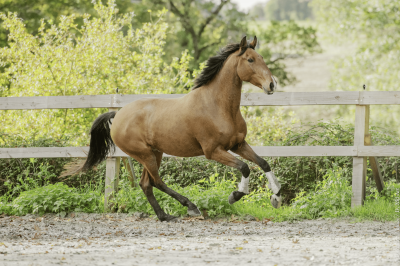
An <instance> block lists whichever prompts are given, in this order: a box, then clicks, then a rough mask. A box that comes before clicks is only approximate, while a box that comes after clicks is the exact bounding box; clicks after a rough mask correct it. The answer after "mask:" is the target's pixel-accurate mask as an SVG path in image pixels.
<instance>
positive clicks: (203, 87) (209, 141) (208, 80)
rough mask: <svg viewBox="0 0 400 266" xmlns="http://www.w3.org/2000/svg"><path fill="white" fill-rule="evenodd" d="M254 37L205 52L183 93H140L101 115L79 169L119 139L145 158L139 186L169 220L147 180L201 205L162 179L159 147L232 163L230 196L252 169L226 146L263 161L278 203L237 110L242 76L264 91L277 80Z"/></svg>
mask: <svg viewBox="0 0 400 266" xmlns="http://www.w3.org/2000/svg"><path fill="white" fill-rule="evenodd" d="M256 44H257V37H254V39H253V41H252V42H248V41H247V40H246V37H243V39H242V40H241V42H240V43H239V44H228V45H227V46H225V47H224V48H222V49H221V50H220V51H219V53H218V54H217V55H216V56H213V57H210V58H209V59H208V61H207V64H206V67H205V68H204V69H203V70H202V72H201V74H200V75H199V76H198V77H197V79H196V80H195V85H194V87H193V89H192V91H191V92H190V93H188V94H186V95H185V96H183V97H181V98H176V99H155V98H153V99H152V98H147V99H141V100H137V101H134V102H132V103H129V104H128V105H126V106H124V107H123V108H122V109H121V110H119V111H118V112H108V113H105V114H102V115H100V116H99V117H98V118H97V119H96V120H95V121H94V123H93V125H92V128H91V131H90V134H91V139H90V149H89V154H88V157H87V159H86V162H85V163H84V165H83V166H81V168H80V169H79V170H87V169H90V168H91V167H93V166H94V165H96V164H98V163H100V162H101V161H103V160H104V159H106V157H107V155H108V154H109V153H110V151H111V152H112V150H113V149H115V145H117V146H118V147H119V148H120V149H121V150H122V151H123V152H125V153H126V154H127V155H129V156H130V157H132V158H134V159H136V160H137V161H138V162H139V163H141V164H142V165H143V166H144V169H143V172H142V176H141V179H140V183H139V184H140V187H141V188H142V190H143V192H144V194H145V195H146V197H147V199H148V201H149V203H150V205H151V206H152V207H153V209H154V212H155V213H156V215H157V217H158V219H159V220H160V221H171V220H174V219H176V218H177V217H174V216H172V215H169V214H167V213H165V212H164V211H163V209H162V208H161V207H160V205H159V204H158V202H157V200H156V198H155V197H154V194H153V187H156V188H158V189H159V190H161V191H163V192H165V193H167V194H168V195H170V196H171V197H173V198H174V199H176V200H177V201H179V202H180V203H181V204H182V205H183V206H186V207H187V208H188V210H187V212H188V214H189V215H191V216H198V215H201V212H200V210H199V209H198V208H197V206H196V205H195V204H193V203H192V202H191V201H190V200H189V199H188V198H186V197H184V196H182V195H180V194H178V193H177V192H175V191H174V190H172V189H170V188H169V187H168V186H167V185H166V184H165V183H164V182H163V181H162V179H161V177H160V175H159V173H158V169H159V167H160V164H161V158H162V155H163V153H167V154H170V155H174V156H179V157H193V156H200V155H205V157H206V158H207V159H210V160H215V161H217V162H220V163H222V164H225V165H228V166H231V167H235V168H236V169H238V170H239V171H240V172H241V173H242V179H241V182H240V183H239V186H238V191H234V192H232V194H231V195H230V196H229V198H228V201H229V203H230V204H233V203H235V202H236V201H238V200H240V199H241V198H242V197H243V196H244V195H246V194H248V193H249V188H248V183H249V178H248V177H249V174H250V169H249V166H248V165H247V164H246V163H244V162H242V161H240V160H239V159H237V158H236V157H235V156H233V155H232V154H230V153H229V152H228V151H229V150H230V151H232V152H234V153H236V154H238V155H240V156H241V157H243V158H244V159H246V160H249V161H252V162H254V163H256V164H258V165H259V166H260V167H261V168H262V169H263V171H264V172H265V174H266V177H267V179H268V181H269V187H270V189H271V190H272V191H273V193H274V195H273V196H272V197H271V203H272V205H273V206H274V207H275V208H279V207H280V205H281V202H282V200H281V196H280V188H281V185H280V184H279V182H278V180H277V179H276V177H275V176H274V174H273V173H272V172H271V168H270V166H269V164H268V163H267V162H266V161H265V160H264V159H262V158H261V157H259V156H258V155H257V154H256V153H255V152H254V151H253V150H252V148H251V147H250V146H249V144H247V142H246V140H245V137H246V133H247V127H246V122H245V120H244V119H243V117H242V115H241V113H240V97H241V89H242V83H243V81H247V82H250V83H251V84H253V85H255V86H257V87H259V88H261V89H262V90H263V91H264V92H266V93H268V94H272V93H273V92H274V90H276V86H277V84H276V80H275V79H274V77H273V76H272V74H271V71H270V70H269V69H268V67H267V65H266V64H265V62H264V60H263V58H262V56H260V55H259V54H258V53H257V52H256V51H255V47H256ZM112 119H113V120H112ZM111 120H112V122H111ZM110 124H111V127H110Z"/></svg>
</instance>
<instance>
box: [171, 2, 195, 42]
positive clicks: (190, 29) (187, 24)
mask: <svg viewBox="0 0 400 266" xmlns="http://www.w3.org/2000/svg"><path fill="white" fill-rule="evenodd" d="M168 2H169V6H170V9H171V10H170V11H171V12H172V13H174V14H175V15H177V16H178V17H180V18H181V19H182V20H183V22H184V23H182V26H183V27H184V28H185V29H186V30H187V31H188V32H189V33H190V35H192V37H193V41H194V39H196V40H197V35H196V32H195V31H194V29H193V27H192V25H190V21H189V19H188V18H187V16H186V15H187V14H182V12H181V11H179V9H178V8H177V7H176V6H175V5H174V3H173V2H172V0H169V1H168Z"/></svg>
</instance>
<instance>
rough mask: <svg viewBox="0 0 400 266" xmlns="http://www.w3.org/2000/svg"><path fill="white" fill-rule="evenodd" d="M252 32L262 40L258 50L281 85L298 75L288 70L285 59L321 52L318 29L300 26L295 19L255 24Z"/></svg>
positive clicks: (292, 80) (291, 80)
mask: <svg viewBox="0 0 400 266" xmlns="http://www.w3.org/2000/svg"><path fill="white" fill-rule="evenodd" d="M252 33H253V34H254V35H257V37H258V39H259V40H261V41H260V45H259V48H258V52H259V53H260V54H261V55H262V56H263V57H264V60H265V61H266V64H267V65H268V68H269V69H270V70H271V72H272V73H273V74H274V76H276V77H277V78H278V79H279V84H280V85H281V86H285V85H288V84H291V83H294V82H296V77H295V76H293V75H292V74H291V73H290V72H288V71H287V70H286V65H285V63H284V59H286V58H289V57H293V56H295V57H301V56H306V55H310V54H314V53H319V52H321V47H320V46H319V43H318V41H317V34H316V29H315V28H313V27H311V26H310V27H303V26H300V25H298V24H297V23H296V22H295V21H293V20H290V21H282V22H280V21H271V22H270V23H268V24H264V25H261V26H255V27H254V30H253V31H252Z"/></svg>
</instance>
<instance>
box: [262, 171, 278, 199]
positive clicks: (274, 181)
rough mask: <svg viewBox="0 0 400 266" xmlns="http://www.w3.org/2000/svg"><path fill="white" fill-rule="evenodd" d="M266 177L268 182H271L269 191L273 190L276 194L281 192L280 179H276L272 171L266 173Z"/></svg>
mask: <svg viewBox="0 0 400 266" xmlns="http://www.w3.org/2000/svg"><path fill="white" fill-rule="evenodd" d="M265 176H266V177H267V179H268V182H269V184H268V187H269V189H271V190H272V192H273V193H274V194H277V193H278V192H279V190H280V189H281V184H280V183H279V181H278V179H277V178H276V176H275V175H274V173H273V172H271V171H270V172H266V173H265Z"/></svg>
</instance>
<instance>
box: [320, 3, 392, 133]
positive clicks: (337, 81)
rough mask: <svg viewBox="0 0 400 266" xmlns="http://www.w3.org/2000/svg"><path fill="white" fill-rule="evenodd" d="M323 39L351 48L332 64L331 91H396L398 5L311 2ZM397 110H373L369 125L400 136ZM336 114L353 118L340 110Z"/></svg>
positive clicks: (343, 108) (378, 108) (389, 107)
mask: <svg viewBox="0 0 400 266" xmlns="http://www.w3.org/2000/svg"><path fill="white" fill-rule="evenodd" d="M312 4H313V7H314V13H315V15H316V18H317V20H318V22H319V23H320V24H321V26H324V29H323V31H322V32H323V33H325V36H324V37H325V38H327V39H328V40H330V41H332V42H336V43H338V44H340V45H349V44H351V45H353V46H355V47H356V49H355V50H356V51H355V53H354V54H352V55H349V56H346V57H341V58H338V59H337V60H334V62H333V69H332V77H333V78H332V79H331V83H330V87H331V88H332V89H334V90H361V88H362V86H363V84H366V86H367V90H375V91H392V90H398V81H399V79H400V71H399V69H400V61H399V58H400V1H399V0H396V1H393V0H381V1H372V0H354V1H346V0H338V1H323V0H314V1H313V3H312ZM399 112H400V108H399V106H380V107H373V111H372V112H371V122H372V123H375V124H377V125H380V126H385V127H386V128H391V129H395V130H397V131H398V132H399V133H400V129H399V127H398V125H399V124H400V116H399V115H398V113H399ZM338 114H339V115H341V116H343V115H348V114H352V112H349V109H348V108H345V107H342V108H341V109H339V111H338Z"/></svg>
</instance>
